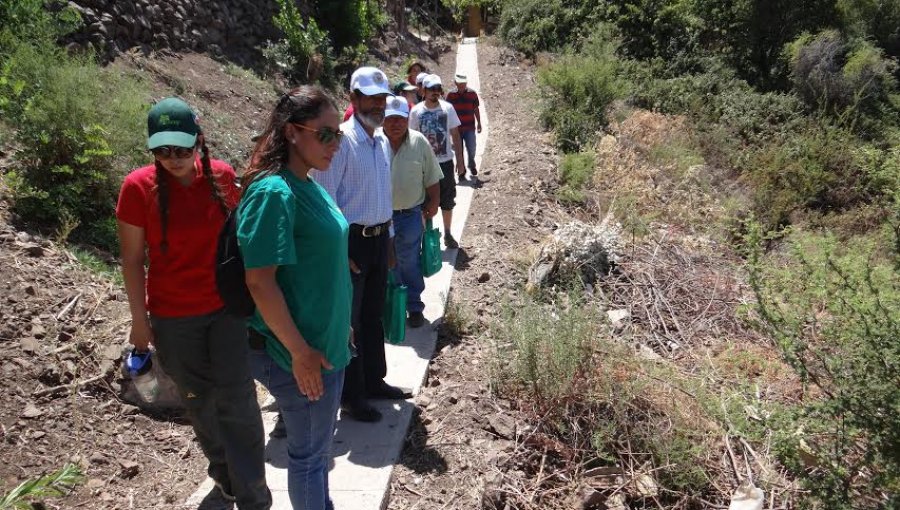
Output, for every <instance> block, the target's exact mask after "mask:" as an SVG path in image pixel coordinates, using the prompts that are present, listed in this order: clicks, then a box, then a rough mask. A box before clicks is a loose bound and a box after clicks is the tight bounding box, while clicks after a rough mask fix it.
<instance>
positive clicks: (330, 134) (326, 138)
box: [291, 122, 344, 143]
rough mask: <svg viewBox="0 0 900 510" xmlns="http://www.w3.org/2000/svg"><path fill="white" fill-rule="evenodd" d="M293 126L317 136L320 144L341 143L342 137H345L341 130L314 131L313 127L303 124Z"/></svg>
mask: <svg viewBox="0 0 900 510" xmlns="http://www.w3.org/2000/svg"><path fill="white" fill-rule="evenodd" d="M291 124H293V125H294V127H298V128H300V129H304V130H306V131H312V132H313V133H315V134H316V139H317V140H319V142H320V143H331V142H340V141H341V137H342V136H344V132H343V131H341V130H340V129H331V128H329V127H323V128H319V129H313V128H311V127H306V126H304V125H303V124H297V123H296V122H291Z"/></svg>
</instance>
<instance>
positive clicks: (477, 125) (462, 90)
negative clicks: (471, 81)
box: [447, 74, 481, 177]
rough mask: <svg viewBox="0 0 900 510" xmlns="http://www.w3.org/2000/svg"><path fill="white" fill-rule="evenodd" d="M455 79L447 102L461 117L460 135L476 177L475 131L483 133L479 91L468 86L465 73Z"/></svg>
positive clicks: (472, 173) (469, 165)
mask: <svg viewBox="0 0 900 510" xmlns="http://www.w3.org/2000/svg"><path fill="white" fill-rule="evenodd" d="M454 81H455V82H456V89H455V90H451V91H450V92H449V93H448V94H447V102H448V103H450V104H452V105H453V109H454V110H456V115H457V116H458V117H459V123H460V124H459V137H460V138H462V141H463V147H464V148H465V151H466V156H467V163H468V167H469V173H470V174H471V175H472V177H475V176H477V175H478V168H477V167H476V165H475V145H476V142H475V138H476V136H475V133H476V132H477V133H481V114H480V113H479V112H478V107H479V105H480V103H479V101H478V92H476V91H475V90H474V89H471V88H469V87H468V86H467V83H466V82H467V81H468V79H467V78H466V76H465V75H464V74H457V75H456V76H455V77H454Z"/></svg>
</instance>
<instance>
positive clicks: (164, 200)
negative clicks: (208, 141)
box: [156, 160, 169, 253]
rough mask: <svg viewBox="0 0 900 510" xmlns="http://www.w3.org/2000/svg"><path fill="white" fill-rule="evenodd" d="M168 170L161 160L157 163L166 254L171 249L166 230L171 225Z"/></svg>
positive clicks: (163, 241) (157, 193)
mask: <svg viewBox="0 0 900 510" xmlns="http://www.w3.org/2000/svg"><path fill="white" fill-rule="evenodd" d="M166 173H167V170H166V169H165V168H163V166H162V163H160V162H159V160H157V161H156V198H157V200H158V202H159V220H160V221H159V223H160V225H161V227H162V243H160V248H161V249H162V252H163V253H165V252H166V250H168V249H169V240H168V238H167V236H166V233H167V232H166V230H167V227H168V225H169V181H168V179H166Z"/></svg>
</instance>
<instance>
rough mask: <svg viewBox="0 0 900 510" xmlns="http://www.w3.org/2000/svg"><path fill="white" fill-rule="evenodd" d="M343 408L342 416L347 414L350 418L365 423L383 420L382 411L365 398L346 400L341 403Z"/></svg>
mask: <svg viewBox="0 0 900 510" xmlns="http://www.w3.org/2000/svg"><path fill="white" fill-rule="evenodd" d="M341 409H342V410H343V413H342V414H341V416H342V417H343V416H344V414H346V415H347V417H348V418H350V419H352V420H356V421H361V422H363V423H375V422H378V421H381V411H379V410H378V409H375V407H374V406H373V405H372V404H370V403H368V402H366V401H365V400H363V399H359V400H351V401H348V402H344V403H342V404H341Z"/></svg>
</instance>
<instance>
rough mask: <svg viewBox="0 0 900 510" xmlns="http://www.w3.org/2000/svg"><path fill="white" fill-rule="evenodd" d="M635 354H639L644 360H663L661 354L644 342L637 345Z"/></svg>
mask: <svg viewBox="0 0 900 510" xmlns="http://www.w3.org/2000/svg"><path fill="white" fill-rule="evenodd" d="M637 354H638V356H640V357H642V358H644V359H646V360H650V361H662V360H663V357H662V356H660V355H659V354H657V352H656V351H654V350H653V349H651V348H650V347H647V346H646V345H644V344H640V345H638V351H637Z"/></svg>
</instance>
